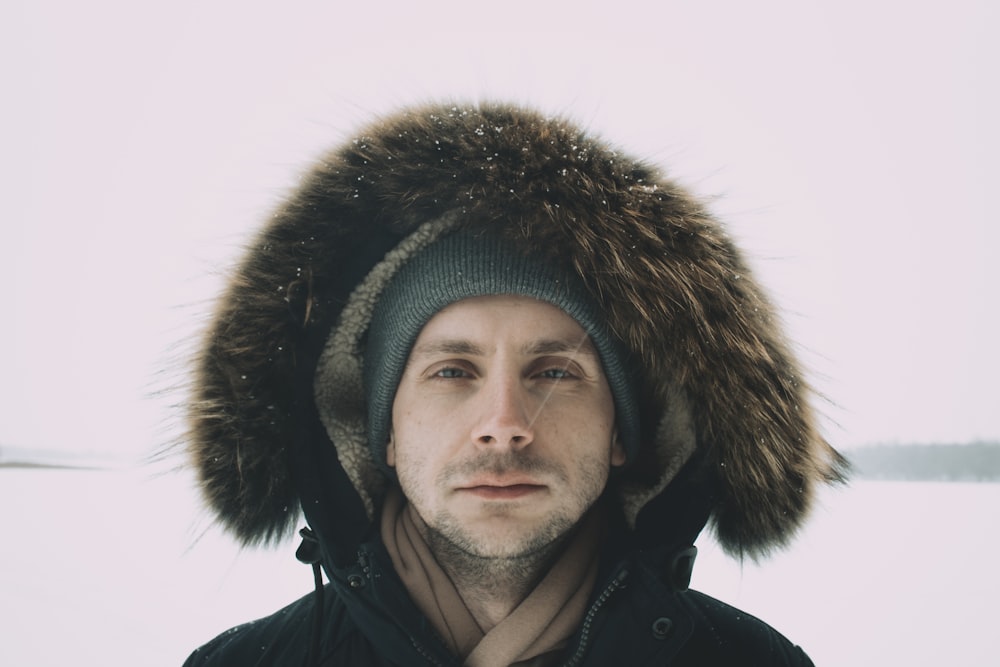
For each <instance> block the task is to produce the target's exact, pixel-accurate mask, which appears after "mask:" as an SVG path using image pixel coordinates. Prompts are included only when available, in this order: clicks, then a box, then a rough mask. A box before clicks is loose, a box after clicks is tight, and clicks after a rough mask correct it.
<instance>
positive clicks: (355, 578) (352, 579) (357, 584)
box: [347, 574, 365, 589]
mask: <svg viewBox="0 0 1000 667" xmlns="http://www.w3.org/2000/svg"><path fill="white" fill-rule="evenodd" d="M347 585H348V586H350V587H351V588H354V589H358V588H364V586H365V578H364V577H362V576H361V575H360V574H352V575H350V576H348V577H347Z"/></svg>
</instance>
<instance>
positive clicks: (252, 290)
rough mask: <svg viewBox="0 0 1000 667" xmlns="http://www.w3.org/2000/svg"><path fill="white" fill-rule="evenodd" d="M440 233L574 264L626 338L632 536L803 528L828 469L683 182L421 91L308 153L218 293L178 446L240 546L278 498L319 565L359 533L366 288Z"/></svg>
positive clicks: (768, 337)
mask: <svg viewBox="0 0 1000 667" xmlns="http://www.w3.org/2000/svg"><path fill="white" fill-rule="evenodd" d="M458 228H468V229H478V228H483V229H486V228H488V229H490V230H493V231H496V232H499V233H501V234H503V235H504V236H505V237H507V238H509V239H511V240H513V241H514V242H515V243H520V244H524V245H525V247H528V246H530V247H531V248H532V249H533V252H538V253H541V254H542V255H543V256H544V257H545V258H546V259H547V261H551V262H553V263H557V264H559V265H561V266H563V267H565V268H566V269H567V270H571V271H575V272H576V273H577V274H578V275H579V276H580V277H581V279H582V280H583V282H584V284H585V285H586V287H587V288H588V289H589V290H590V292H591V293H592V295H593V296H594V298H595V299H596V300H597V302H598V303H599V304H600V305H601V306H602V307H603V308H604V310H605V312H606V313H607V319H608V325H609V326H610V328H611V329H612V331H613V332H614V333H615V334H616V335H617V336H618V337H619V338H620V339H621V341H623V342H624V344H625V346H626V347H627V349H628V350H629V351H630V353H631V356H632V363H633V365H634V367H635V368H636V369H638V375H639V380H638V383H639V385H640V386H639V387H638V394H639V395H640V396H642V397H643V400H642V402H641V406H640V412H641V415H642V451H641V454H640V457H639V461H638V462H636V463H634V464H632V465H630V466H629V468H628V469H627V470H626V471H625V472H624V473H623V474H621V475H620V476H619V477H618V478H617V479H615V480H614V485H615V489H614V493H615V494H617V496H618V498H619V499H620V501H621V507H622V509H623V513H624V515H625V517H626V519H627V520H628V521H629V523H630V524H631V525H632V526H633V527H634V529H635V533H636V534H637V535H638V536H639V540H640V542H641V543H644V544H648V545H656V544H660V543H664V542H670V541H673V540H676V539H677V536H676V534H675V533H677V532H681V533H683V535H682V538H683V539H684V540H693V539H694V536H695V535H696V534H697V532H698V531H699V530H700V529H701V528H702V526H703V525H704V523H705V521H706V519H708V518H711V520H712V522H713V523H714V526H715V530H716V533H717V535H718V537H719V539H720V541H721V543H722V544H723V546H724V547H725V548H726V549H727V550H729V551H730V552H731V553H735V554H748V555H759V554H762V553H765V552H766V551H767V550H768V549H769V548H771V547H774V546H779V545H781V544H783V543H785V542H786V541H787V539H788V538H789V537H790V536H791V534H792V533H793V532H794V531H795V529H796V528H797V527H798V526H799V525H800V523H801V522H802V520H803V519H804V517H805V515H806V513H807V511H808V509H809V505H810V501H811V499H812V497H813V494H814V487H815V486H816V484H817V483H821V482H824V481H836V480H839V479H841V478H842V474H843V469H844V461H843V459H842V458H841V457H840V455H839V454H837V453H836V452H835V451H834V450H833V449H832V448H831V447H830V446H829V445H828V444H827V443H826V442H825V441H824V439H823V438H822V436H821V435H820V434H819V433H818V431H817V426H816V423H815V417H814V413H813V411H812V408H811V406H810V402H811V399H812V396H811V392H810V390H809V388H808V387H807V386H806V384H805V382H804V381H803V379H802V373H801V371H800V369H799V367H798V364H797V362H796V360H795V359H794V357H793V355H792V354H791V352H790V350H789V348H788V346H787V345H786V343H785V340H784V338H783V336H782V333H781V331H780V329H779V323H778V321H777V318H776V316H775V314H774V310H773V308H772V307H771V305H770V304H769V302H768V300H767V298H766V296H765V295H764V294H763V292H762V290H761V289H760V287H759V286H758V285H757V283H756V282H755V281H754V279H753V277H752V276H751V274H750V272H749V270H748V268H747V266H746V265H745V264H744V261H743V259H742V257H741V255H740V253H739V251H738V250H737V249H736V247H735V246H734V245H733V243H732V241H731V240H730V238H729V237H728V236H727V234H726V233H725V231H724V230H723V228H722V227H721V226H720V225H719V223H718V222H717V221H715V220H714V219H713V218H712V217H711V216H710V215H709V213H708V212H707V211H706V210H705V209H704V207H703V206H702V205H701V204H700V203H699V202H697V201H696V200H695V199H694V198H693V197H692V196H691V195H690V194H689V193H687V192H686V191H684V190H683V189H681V188H680V187H679V186H678V185H677V184H675V183H673V182H671V181H670V180H667V179H666V178H664V177H663V176H662V175H660V174H659V173H658V172H657V171H656V170H655V169H653V168H652V167H650V166H648V165H646V164H643V163H641V162H639V161H636V160H634V159H632V158H630V157H628V156H626V155H622V154H621V153H619V152H617V151H615V150H614V149H613V148H611V147H610V146H609V145H607V144H606V143H603V142H602V141H600V140H598V139H595V138H593V137H591V136H589V135H588V134H587V133H585V132H583V131H582V130H580V129H579V128H578V127H575V126H574V125H573V124H571V123H569V122H566V121H565V120H563V119H560V118H550V117H545V116H542V115H539V114H537V113H535V112H532V111H528V110H524V109H521V108H516V107H512V106H505V105H482V106H447V105H443V106H426V107H418V108H413V109H409V110H405V111H403V112H402V113H399V114H397V115H394V116H389V117H387V118H384V119H381V120H379V121H378V122H376V123H374V124H373V125H372V126H371V127H369V128H367V129H366V130H365V131H364V132H362V133H361V134H359V135H358V136H357V137H356V138H355V139H353V140H351V141H348V142H347V143H346V144H345V145H343V146H342V147H340V148H338V149H336V150H335V151H333V152H331V153H330V154H328V155H327V156H326V157H325V158H323V159H322V160H321V161H320V162H319V163H318V164H317V165H316V166H315V167H314V169H313V170H312V172H311V173H310V174H309V175H308V176H307V177H306V178H305V179H304V180H303V183H302V185H301V187H300V188H299V189H298V191H297V192H295V193H294V194H293V195H292V197H291V198H290V199H289V200H288V201H287V203H286V204H285V205H284V206H282V207H281V209H280V210H278V211H277V213H276V214H275V215H274V217H273V219H272V220H271V221H270V222H269V224H268V225H267V226H266V228H265V229H264V230H263V232H262V233H261V234H260V235H259V236H258V238H257V239H256V241H255V242H254V243H253V245H252V246H251V247H250V248H249V250H248V252H247V253H246V256H245V258H244V260H243V262H242V264H241V265H240V266H239V267H238V268H237V269H236V271H235V273H234V275H233V278H232V281H231V283H230V286H229V288H228V290H227V292H226V294H225V295H224V297H223V298H222V299H221V300H220V301H219V304H218V307H217V310H216V313H215V317H214V321H213V322H212V325H211V327H210V329H209V331H208V333H207V336H206V338H205V341H204V345H203V346H202V349H201V352H200V356H199V358H198V359H197V369H196V377H195V389H194V395H193V397H192V400H191V402H190V409H189V423H190V434H189V445H188V448H189V453H190V456H191V457H192V460H193V463H194V465H195V466H196V468H197V470H198V472H199V475H200V480H201V485H202V488H203V490H204V493H205V496H206V498H207V500H208V502H209V504H210V505H211V507H212V508H213V510H214V511H215V512H216V513H217V515H218V517H219V519H220V520H221V522H222V523H223V524H224V525H225V526H226V527H227V528H229V529H230V530H231V531H232V532H233V533H234V534H235V535H236V536H237V537H238V538H240V539H241V540H242V541H244V542H245V543H255V542H261V541H269V540H273V539H276V538H278V537H281V536H282V535H284V534H286V533H287V532H288V531H289V530H290V529H292V528H294V521H295V520H296V516H297V513H296V511H295V510H296V507H297V506H301V507H302V509H303V510H304V512H305V514H306V518H307V520H308V521H309V523H310V525H311V526H312V527H313V529H314V530H315V531H316V532H317V533H318V534H319V535H320V539H321V542H322V543H324V544H325V545H326V548H327V549H328V550H330V551H331V552H332V553H333V555H334V558H335V560H336V559H337V551H338V550H339V549H341V548H343V549H344V550H345V551H346V550H350V549H353V547H354V544H353V543H355V542H356V540H358V539H360V538H361V536H362V535H363V534H365V532H366V531H367V530H368V529H369V527H370V520H371V517H372V515H373V513H374V511H375V507H376V506H377V503H378V501H379V495H380V489H381V485H382V484H384V477H383V476H382V473H381V472H380V471H379V469H378V466H375V465H374V462H372V461H371V458H370V455H368V453H367V447H366V446H365V444H364V443H365V432H364V429H365V424H364V421H365V418H364V415H365V409H364V396H363V392H362V391H361V388H360V384H359V383H360V364H361V361H362V359H363V355H364V334H365V327H366V326H367V322H368V318H369V317H370V314H371V307H372V303H373V301H374V299H375V298H377V296H378V294H379V292H380V290H381V287H382V286H383V285H384V283H385V281H386V280H388V278H389V277H391V275H392V273H393V272H394V271H395V269H396V268H397V267H398V266H399V265H400V264H401V263H403V262H405V261H406V258H407V257H408V256H409V254H410V253H412V252H414V251H415V250H416V249H419V247H422V246H423V245H425V244H427V243H432V242H433V241H434V239H435V238H436V237H437V236H438V235H440V234H445V233H448V232H450V231H452V230H454V229H458ZM331 406H333V407H331Z"/></svg>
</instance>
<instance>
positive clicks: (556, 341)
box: [524, 334, 598, 357]
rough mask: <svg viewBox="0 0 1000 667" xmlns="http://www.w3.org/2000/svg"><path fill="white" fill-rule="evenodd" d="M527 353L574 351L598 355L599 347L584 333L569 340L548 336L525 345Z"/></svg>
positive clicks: (593, 355)
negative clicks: (577, 337) (580, 336)
mask: <svg viewBox="0 0 1000 667" xmlns="http://www.w3.org/2000/svg"><path fill="white" fill-rule="evenodd" d="M524 351H525V352H526V353H527V354H558V353H561V352H573V353H577V354H588V355H590V356H592V357H596V356H598V355H597V349H596V348H594V344H593V343H592V342H590V336H588V335H586V334H584V335H583V337H582V338H579V339H576V340H567V339H563V338H546V339H542V340H538V341H534V342H532V343H530V344H528V345H526V346H525V348H524Z"/></svg>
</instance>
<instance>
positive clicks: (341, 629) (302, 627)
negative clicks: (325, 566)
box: [184, 584, 380, 667]
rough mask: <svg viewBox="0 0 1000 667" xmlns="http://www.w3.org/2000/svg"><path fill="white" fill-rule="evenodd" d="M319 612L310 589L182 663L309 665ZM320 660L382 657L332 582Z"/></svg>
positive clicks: (363, 661)
mask: <svg viewBox="0 0 1000 667" xmlns="http://www.w3.org/2000/svg"><path fill="white" fill-rule="evenodd" d="M315 614H316V594H315V593H314V592H313V593H309V594H308V595H305V596H303V597H302V598H300V599H298V600H296V601H295V602H293V603H291V604H290V605H288V606H287V607H284V608H282V609H279V610H278V611H276V612H275V613H273V614H271V615H270V616H266V617H264V618H261V619H258V620H256V621H251V622H249V623H244V624H242V625H238V626H236V627H234V628H231V629H229V630H226V631H225V632H223V633H222V634H220V635H219V636H218V637H216V638H215V639H213V640H211V641H210V642H208V643H207V644H205V645H204V646H201V647H200V648H198V649H196V650H195V651H194V652H193V653H192V654H191V655H190V656H189V657H188V659H187V661H186V662H185V663H184V667H272V666H273V667H279V666H280V667H291V666H293V665H305V664H306V660H307V658H308V655H309V647H310V644H311V641H312V633H313V627H314V621H315ZM322 622H323V624H322V636H321V637H320V645H319V664H320V665H331V666H332V665H345V664H346V665H355V664H356V665H378V664H380V660H378V658H377V657H376V656H375V655H374V654H373V653H372V647H371V645H370V643H369V642H368V641H366V640H365V639H364V637H363V636H362V634H361V633H360V632H359V631H358V628H357V627H356V626H355V624H354V623H353V622H352V620H351V618H350V616H349V615H348V614H347V612H346V609H345V607H344V604H343V602H342V601H341V599H340V598H339V597H338V596H337V593H336V591H335V590H334V588H333V587H332V586H331V585H329V584H328V585H327V586H326V587H325V589H324V603H323V618H322Z"/></svg>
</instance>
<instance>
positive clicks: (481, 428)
mask: <svg viewBox="0 0 1000 667" xmlns="http://www.w3.org/2000/svg"><path fill="white" fill-rule="evenodd" d="M480 396H481V397H482V401H483V404H482V405H481V406H480V415H481V416H480V418H479V420H478V423H477V424H476V426H475V428H474V431H473V434H472V436H473V439H474V440H475V442H476V444H477V445H480V446H490V447H507V448H510V449H515V450H516V449H522V448H524V447H526V446H528V445H529V444H531V442H532V441H534V439H535V433H534V422H535V417H536V416H537V414H536V413H537V410H535V409H533V406H532V405H531V400H530V397H529V396H528V395H527V392H526V391H525V389H524V388H523V387H522V386H521V383H520V382H519V381H518V380H517V379H515V378H496V379H495V380H493V381H492V382H490V383H489V388H488V389H487V391H484V392H482V393H481V394H480Z"/></svg>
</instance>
